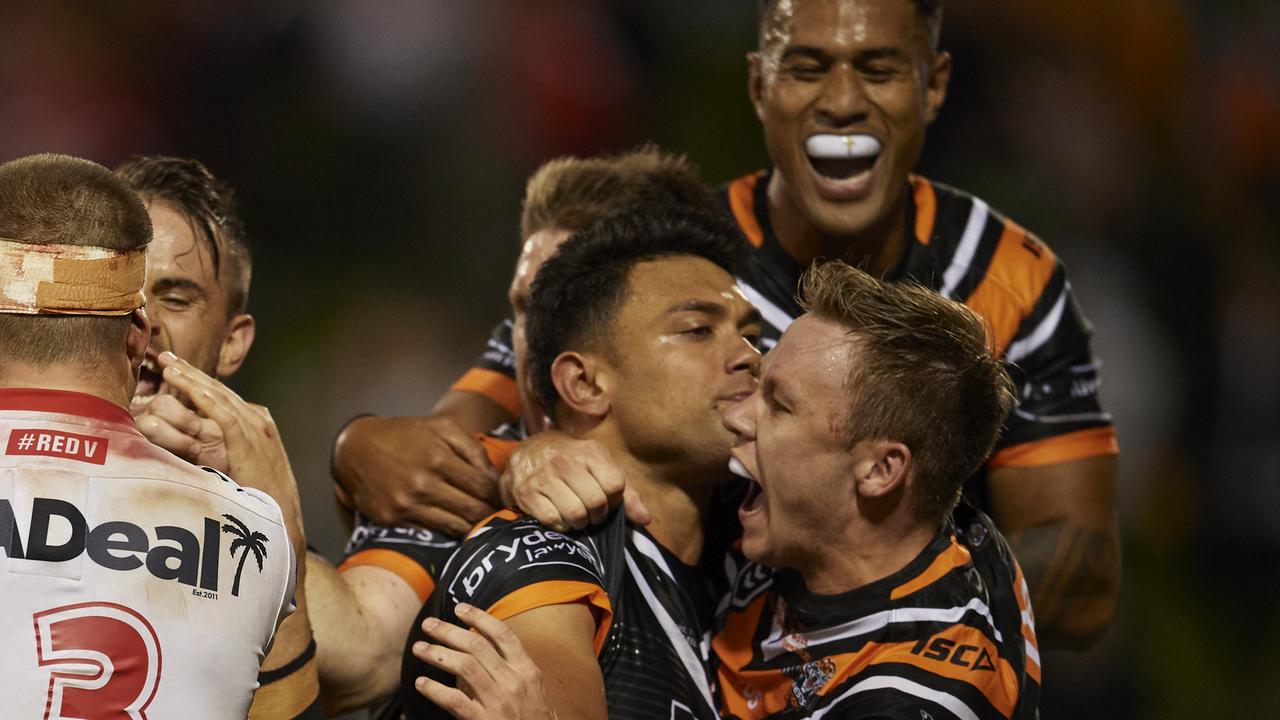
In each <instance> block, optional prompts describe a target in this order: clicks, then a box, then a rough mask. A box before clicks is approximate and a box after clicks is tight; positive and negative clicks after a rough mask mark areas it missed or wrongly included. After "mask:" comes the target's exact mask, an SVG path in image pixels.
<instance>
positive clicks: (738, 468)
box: [729, 457, 755, 480]
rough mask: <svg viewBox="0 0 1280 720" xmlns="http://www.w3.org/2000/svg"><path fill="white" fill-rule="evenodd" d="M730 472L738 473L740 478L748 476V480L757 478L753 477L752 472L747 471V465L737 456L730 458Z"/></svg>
mask: <svg viewBox="0 0 1280 720" xmlns="http://www.w3.org/2000/svg"><path fill="white" fill-rule="evenodd" d="M729 472H731V473H733V474H734V475H737V476H738V477H740V478H746V479H747V480H755V478H753V477H751V473H749V472H747V468H746V466H744V465H743V464H742V463H741V462H739V461H738V458H736V457H731V458H729Z"/></svg>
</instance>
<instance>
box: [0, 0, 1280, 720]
mask: <svg viewBox="0 0 1280 720" xmlns="http://www.w3.org/2000/svg"><path fill="white" fill-rule="evenodd" d="M946 12H947V16H946V21H945V23H944V28H943V45H944V46H945V47H946V48H947V49H949V50H950V51H951V52H952V53H953V55H954V56H955V71H954V76H953V81H952V85H951V92H950V95H949V98H948V101H947V105H946V107H945V108H944V111H943V114H942V117H941V119H940V120H939V121H938V122H937V123H936V124H935V125H934V127H933V128H932V130H931V134H930V137H929V143H928V147H927V148H926V151H925V159H924V161H923V163H922V166H921V168H920V169H921V172H922V173H923V174H925V175H927V176H929V177H931V178H933V179H935V180H940V181H942V182H945V183H948V184H952V185H956V186H958V187H961V188H964V189H966V190H969V191H971V192H974V193H975V194H977V195H979V196H981V197H983V198H984V199H986V200H988V201H989V202H990V203H991V204H992V205H993V206H994V207H996V208H998V209H1000V210H1001V211H1003V212H1004V213H1006V214H1007V215H1009V216H1011V217H1013V218H1014V219H1016V220H1017V221H1018V222H1019V223H1021V224H1023V225H1024V226H1026V227H1028V228H1030V229H1032V230H1033V231H1034V232H1036V233H1038V234H1039V235H1040V236H1041V237H1043V238H1044V239H1045V240H1046V241H1047V242H1048V243H1049V244H1050V245H1051V246H1052V247H1053V248H1054V250H1055V251H1056V252H1057V253H1058V254H1059V255H1060V256H1061V257H1063V258H1064V260H1065V262H1066V263H1067V265H1068V268H1069V269H1070V277H1071V279H1072V282H1073V284H1074V285H1075V288H1076V293H1077V296H1078V297H1079V298H1080V301H1081V303H1082V305H1083V306H1084V309H1085V312H1086V313H1087V314H1088V315H1089V317H1090V318H1091V319H1092V320H1093V322H1094V324H1095V327H1096V333H1097V334H1096V349H1097V351H1098V354H1099V355H1100V356H1101V357H1102V359H1103V360H1104V362H1105V368H1104V371H1103V373H1104V378H1105V384H1104V386H1103V389H1102V394H1103V399H1104V402H1105V403H1106V405H1107V407H1108V409H1109V410H1111V411H1112V413H1113V414H1114V416H1115V419H1116V424H1117V426H1118V427H1119V431H1120V438H1121V445H1122V448H1123V451H1122V455H1121V468H1122V493H1121V494H1122V520H1123V524H1124V543H1125V544H1124V562H1125V578H1124V591H1123V598H1122V605H1121V610H1120V612H1119V615H1118V617H1117V619H1116V621H1115V623H1114V624H1113V626H1112V627H1111V629H1110V630H1109V632H1108V634H1107V636H1106V638H1105V639H1104V640H1103V642H1102V643H1101V645H1100V646H1099V647H1097V648H1096V649H1095V650H1094V651H1092V652H1090V653H1088V654H1085V655H1064V654H1049V655H1048V656H1047V657H1046V669H1045V697H1044V702H1043V706H1042V717H1044V718H1046V720H1052V719H1055V718H1113V717H1114V718H1147V717H1150V718H1161V719H1170V718H1205V717H1273V716H1276V715H1277V714H1280V682H1277V681H1276V680H1277V679H1278V678H1280V603H1278V602H1277V591H1278V590H1280V572H1278V571H1277V569H1278V568H1280V373H1278V372H1277V362H1278V361H1280V321H1277V317H1278V316H1280V257H1278V256H1280V249H1278V244H1277V242H1276V239H1277V232H1278V231H1280V56H1278V54H1277V52H1276V48H1278V47H1280V4H1277V3H1274V2H1263V0H1255V1H1254V2H1249V1H1247V0H1181V1H1179V0H1076V1H1075V2H1069V3H1064V2H1056V1H1053V0H967V1H966V2H951V3H949V4H948V6H947V10H946ZM754 42H755V3H754V2H750V1H749V0H685V1H684V2H677V1H675V0H612V1H609V2H604V1H601V2H588V1H586V0H466V1H465V2H458V1H455V0H381V1H379V2H360V1H357V0H319V1H305V2H304V1H303V0H291V1H283V0H276V1H255V2H249V1H248V0H218V1H213V0H208V1H200V2H160V1H158V0H152V1H139V2H129V3H124V2H100V3H85V2H74V3H73V2H23V1H21V0H17V1H15V0H6V2H4V3H0V158H3V159H9V158H13V157H17V156H21V155H25V154H30V153H34V152H41V151H57V152H65V153H71V154H75V155H80V156H83V157H88V158H91V159H94V160H97V161H99V162H101V163H104V164H106V165H109V166H110V165H114V164H116V163H118V162H119V161H121V160H122V159H124V158H125V157H127V156H129V155H131V154H135V153H165V154H174V155H183V156H191V157H195V158H198V159H200V160H203V161H204V162H205V163H207V164H208V165H209V166H210V167H211V168H212V169H213V170H214V172H215V173H216V174H218V175H220V176H221V177H223V178H224V179H226V180H227V181H229V182H230V183H231V184H232V185H233V186H235V187H236V188H237V189H238V191H239V195H240V199H241V203H242V205H243V214H244V216H245V220H246V223H247V225H248V228H249V231H250V235H251V241H252V243H253V246H254V251H255V253H256V262H257V266H256V274H255V279H254V287H253V292H252V296H251V300H250V308H251V311H252V312H253V313H254V314H255V315H256V316H257V317H258V320H259V335H258V340H257V342H256V344H255V346H254V349H253V352H252V353H251V355H250V358H249V362H248V364H247V365H246V367H245V368H244V370H243V371H242V372H241V373H240V375H239V376H238V377H236V378H235V380H234V382H233V384H234V386H235V387H236V388H237V389H238V390H239V391H240V392H241V393H242V394H244V395H245V396H246V397H248V398H250V399H252V400H255V401H257V402H261V403H264V404H266V405H268V406H270V407H271V408H272V410H273V412H274V414H275V417H276V418H277V419H278V421H279V423H280V426H281V428H282V430H283V432H284V435H285V439H286V442H287V444H288V447H289V449H290V452H291V456H292V459H293V463H294V468H295V470H296V471H297V474H298V477H299V481H300V483H301V484H302V486H303V499H304V503H305V504H306V506H307V526H308V531H309V535H310V537H311V539H312V542H313V543H314V544H315V545H316V546H317V547H319V548H320V549H321V550H322V551H323V552H325V553H326V554H328V555H330V556H331V557H337V556H338V555H339V553H340V552H341V548H342V545H343V541H344V539H343V537H342V536H341V532H340V530H339V529H338V525H337V523H336V521H335V518H334V513H333V511H332V502H331V499H330V498H331V493H330V479H329V469H328V467H329V466H328V463H329V450H330V446H331V442H332V439H333V436H334V433H335V432H336V430H337V429H338V427H339V426H340V425H341V424H342V423H343V421H344V420H346V419H347V418H349V417H350V416H351V415H353V414H355V413H357V412H377V413H381V414H409V413H420V412H422V411H424V410H426V409H427V408H428V407H429V406H430V405H431V403H432V402H433V400H434V399H435V398H436V397H437V396H438V395H439V394H440V393H441V392H442V391H443V389H444V388H446V387H447V386H448V384H449V383H450V382H451V381H452V379H453V378H455V377H456V376H457V375H458V374H459V373H460V372H461V371H462V370H463V369H464V368H465V367H467V365H468V363H469V361H470V359H471V358H472V357H473V356H474V355H475V354H477V353H478V352H479V351H480V350H481V349H482V347H483V343H484V338H485V337H486V335H487V332H488V330H489V328H490V327H491V326H492V324H493V323H494V322H495V321H496V320H498V319H499V318H500V317H501V316H502V314H503V312H504V288H505V285H506V282H507V280H508V278H509V275H510V271H511V267H512V264H513V261H514V258H515V255H516V251H517V237H516V226H517V221H518V216H519V201H520V196H521V192H522V189H523V182H524V179H525V177H526V176H527V174H528V173H529V172H530V171H532V170H533V169H534V168H535V167H537V166H538V165H539V164H540V163H541V162H543V161H545V160H547V159H549V158H551V157H554V156H556V155H561V154H566V153H574V154H589V153H596V152H601V151H617V150H621V149H625V148H628V147H631V146H633V145H635V144H637V143H639V142H642V141H645V140H653V141H656V142H657V143H659V144H660V145H662V146H663V147H665V148H667V149H671V150H676V151H680V152H684V153H687V154H688V155H689V157H690V158H691V159H693V160H694V161H695V162H696V163H697V164H698V165H699V166H700V167H701V168H702V172H703V176H704V177H705V178H706V179H707V180H708V181H709V182H712V183H720V182H723V181H726V180H728V179H731V178H733V177H735V176H737V175H740V174H743V173H745V172H748V171H751V170H754V169H757V168H760V167H762V166H763V164H764V163H765V161H766V160H765V154H764V148H763V144H762V142H761V139H760V131H759V127H758V125H757V123H756V120H755V117H754V114H753V113H752V111H751V108H750V106H749V104H748V103H747V99H746V71H745V63H744V59H743V56H744V54H745V53H746V52H747V51H748V50H749V49H751V48H752V47H753V46H754Z"/></svg>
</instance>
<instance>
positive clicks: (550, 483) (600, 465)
mask: <svg viewBox="0 0 1280 720" xmlns="http://www.w3.org/2000/svg"><path fill="white" fill-rule="evenodd" d="M501 487H502V498H503V501H504V502H505V503H506V504H508V505H515V506H516V507H519V508H520V509H521V510H522V511H524V512H526V513H528V514H529V515H532V516H533V517H534V518H535V519H537V520H538V521H539V522H541V523H543V524H544V525H547V526H549V527H553V528H555V529H557V530H560V531H561V532H566V531H568V530H569V529H570V528H577V529H581V528H584V527H586V526H587V525H595V524H598V523H601V522H604V519H605V518H606V517H607V516H608V515H609V511H610V510H611V509H613V508H615V507H617V505H618V503H620V502H621V503H623V504H624V506H625V510H626V513H627V517H628V518H630V519H631V521H632V522H634V523H637V524H639V525H648V524H649V522H650V520H652V516H651V515H650V514H649V510H648V508H646V507H645V506H644V503H643V502H641V501H640V496H639V495H637V494H636V493H635V491H634V490H632V489H631V488H629V487H627V483H626V477H625V476H624V475H623V473H622V470H621V469H620V468H619V467H618V466H617V464H616V463H614V461H613V458H612V457H611V456H610V455H609V451H608V450H606V449H605V447H604V445H601V444H600V443H599V442H597V441H595V440H580V439H576V438H572V437H569V436H568V435H565V434H564V433H561V432H557V431H554V430H547V431H544V432H540V433H538V434H536V435H533V436H531V437H529V439H527V440H525V441H524V442H523V443H521V444H520V448H519V449H518V450H516V452H515V454H513V455H512V456H511V462H510V464H508V466H507V471H506V472H505V473H504V474H503V475H502V479H501Z"/></svg>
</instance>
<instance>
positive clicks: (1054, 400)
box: [452, 172, 1118, 499]
mask: <svg viewBox="0 0 1280 720" xmlns="http://www.w3.org/2000/svg"><path fill="white" fill-rule="evenodd" d="M768 181H769V173H768V172H759V173H754V174H751V175H747V176H744V177H741V178H738V179H737V180H734V181H733V182H731V183H729V184H728V185H726V186H724V187H722V188H721V189H720V191H719V193H718V196H719V199H720V201H721V204H722V206H723V208H724V210H725V212H726V213H727V214H729V215H730V216H731V217H732V218H733V220H734V222H735V224H736V225H737V226H738V228H739V229H740V230H741V231H742V234H743V236H744V237H745V238H746V240H747V242H748V243H749V244H750V246H751V248H752V252H750V253H749V254H748V259H747V262H746V263H745V265H744V266H743V267H742V268H739V270H738V272H737V273H736V274H737V276H738V280H739V285H740V286H741V287H742V289H743V292H744V293H745V294H746V296H747V298H748V299H749V300H751V302H752V304H754V305H755V306H756V307H757V308H759V310H760V311H761V313H762V314H763V315H764V320H765V323H764V327H763V329H762V338H763V339H762V345H763V349H765V350H767V349H769V348H771V347H773V345H774V344H776V343H777V341H778V337H779V336H780V335H781V334H782V331H783V330H785V329H786V328H787V326H788V325H790V323H791V321H792V320H793V319H794V318H795V317H797V316H798V315H799V314H800V312H801V311H800V307H799V306H798V304H797V303H796V298H795V295H796V288H797V284H798V281H799V279H800V275H801V273H802V272H803V271H804V269H805V268H804V267H803V266H801V265H800V264H799V263H797V262H796V261H795V260H794V259H793V258H792V257H791V256H790V255H788V254H787V253H786V251H785V250H783V248H782V246H781V244H779V242H778V239H777V237H776V236H775V235H774V233H773V228H772V224H771V223H770V220H769V205H768V201H767V197H766V192H765V191H766V188H767V187H768V184H769V182H768ZM910 182H911V193H910V194H909V202H908V213H909V214H910V217H909V218H908V227H909V228H911V229H912V234H911V238H910V240H909V241H908V243H907V247H906V249H905V251H904V253H903V255H902V258H901V259H900V260H899V262H898V263H897V265H896V266H895V267H894V268H893V269H892V270H891V271H890V272H889V273H888V275H887V279H889V280H898V281H914V282H918V283H920V284H923V285H924V286H926V287H929V288H931V289H933V290H936V291H937V292H939V293H940V294H942V295H945V296H947V297H950V298H953V299H956V300H959V301H961V302H964V303H965V304H966V305H968V306H969V307H970V308H972V309H973V310H974V311H975V312H977V313H978V314H979V315H981V316H982V317H983V318H985V319H986V321H987V323H988V324H989V328H990V332H991V339H992V341H993V344H994V346H995V349H996V353H997V355H999V356H1002V357H1003V359H1004V361H1005V363H1006V365H1007V366H1008V368H1009V371H1010V374H1011V375H1012V377H1013V380H1014V382H1015V383H1017V385H1018V389H1019V404H1018V406H1017V407H1016V408H1014V410H1013V412H1012V413H1011V414H1010V416H1009V419H1008V421H1007V423H1006V427H1007V430H1006V432H1005V434H1004V436H1003V437H1002V438H1001V439H1000V441H999V443H998V444H997V446H996V449H995V451H994V453H993V454H992V456H991V458H990V460H989V462H988V465H987V467H988V468H993V467H1006V466H1009V467H1013V466H1023V467H1026V466H1037V465H1050V464H1054V463H1059V462H1066V461H1069V460H1078V459H1082V458H1087V457H1094V456H1098V455H1108V454H1115V453H1116V452H1117V451H1118V449H1117V444H1116V435H1115V429H1114V428H1113V427H1112V424H1111V417H1110V416H1109V415H1108V414H1107V413H1106V412H1104V411H1103V410H1102V407H1101V405H1100V404H1099V401H1098V384H1099V382H1100V376H1099V373H1098V367H1099V363H1098V361H1097V360H1096V359H1095V358H1094V356H1093V351H1092V347H1091V344H1090V336H1091V334H1092V328H1091V327H1090V325H1089V322H1088V321H1087V320H1086V319H1085V317H1084V315H1083V314H1082V313H1081V311H1080V308H1079V306H1078V305H1077V304H1076V301H1075V297H1074V295H1073V294H1072V292H1071V284H1070V283H1069V282H1068V281H1067V277H1066V270H1065V268H1064V267H1063V265H1062V263H1061V262H1060V261H1059V260H1058V258H1057V257H1056V256H1055V255H1054V254H1053V252H1052V251H1051V250H1050V249H1049V248H1048V247H1047V246H1046V245H1045V244H1044V243H1043V242H1041V241H1040V240H1039V239H1038V238H1037V237H1036V236H1035V235H1033V234H1031V233H1029V232H1027V231H1026V230H1024V229H1023V228H1021V227H1019V226H1018V225H1017V224H1016V223H1014V222H1013V221H1011V220H1008V219H1006V218H1005V217H1003V216H1002V215H1000V214H999V213H998V212H996V211H995V210H993V209H991V208H990V207H989V206H988V205H987V204H986V203H985V202H983V201H982V200H980V199H978V198H976V197H973V196H972V195H968V194H966V193H964V192H962V191H960V190H956V189H954V188H951V187H948V186H946V185H943V184H940V183H935V182H931V181H929V180H926V179H924V178H921V177H917V176H913V177H911V179H910ZM512 356H513V353H512V352H511V323H510V321H509V320H508V321H504V322H503V323H500V324H499V325H498V326H497V327H496V328H494V332H493V335H492V337H491V338H490V340H489V344H488V347H487V349H486V351H485V352H484V353H483V354H482V355H481V356H480V357H479V358H478V359H477V362H476V364H475V366H474V367H473V368H472V369H471V370H470V371H468V372H467V373H466V374H465V375H463V376H462V377H461V378H460V379H459V380H458V381H457V382H456V383H454V385H453V387H452V389H453V390H462V391H470V392H476V393H480V394H482V395H485V396H486V397H489V398H490V399H492V400H494V401H495V402H498V403H499V404H500V405H502V406H503V407H505V408H506V409H507V410H508V411H510V412H512V414H518V410H519V404H520V400H519V395H518V393H517V392H516V389H515V380H514V377H515V370H514V363H513V361H512ZM971 490H977V491H979V493H980V491H981V488H980V487H979V488H971ZM979 499H980V498H979Z"/></svg>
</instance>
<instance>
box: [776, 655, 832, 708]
mask: <svg viewBox="0 0 1280 720" xmlns="http://www.w3.org/2000/svg"><path fill="white" fill-rule="evenodd" d="M783 672H784V673H786V675H787V677H789V678H791V697H790V698H788V700H789V704H790V705H791V707H793V708H803V707H805V706H807V705H808V704H809V703H810V702H811V701H812V700H813V699H814V698H815V697H817V695H818V691H819V690H821V689H822V688H824V687H826V685H827V681H829V680H830V679H831V676H832V675H834V674H835V673H836V663H835V661H834V660H832V659H831V658H820V659H818V660H814V661H812V662H807V663H804V664H803V665H799V666H792V667H789V668H784V669H783Z"/></svg>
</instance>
